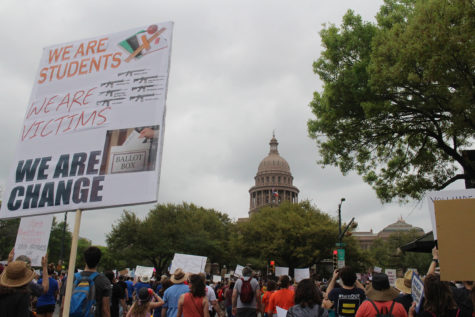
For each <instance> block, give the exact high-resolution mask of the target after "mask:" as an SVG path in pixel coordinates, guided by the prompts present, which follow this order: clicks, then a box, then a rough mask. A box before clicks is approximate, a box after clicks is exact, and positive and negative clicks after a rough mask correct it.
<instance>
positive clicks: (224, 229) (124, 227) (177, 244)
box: [107, 203, 232, 272]
mask: <svg viewBox="0 0 475 317" xmlns="http://www.w3.org/2000/svg"><path fill="white" fill-rule="evenodd" d="M231 226H232V223H231V221H230V220H229V218H228V216H227V215H225V214H222V213H220V212H218V211H215V210H213V209H205V208H202V207H197V206H196V205H193V204H187V203H183V204H180V205H174V204H167V205H161V204H159V205H156V206H155V208H154V209H152V210H150V212H149V213H148V215H147V217H146V218H145V219H144V220H140V219H138V218H137V216H136V215H135V214H133V213H131V212H127V211H125V212H124V213H123V214H122V217H121V219H120V220H119V222H118V223H117V224H116V225H114V226H113V227H112V231H111V232H110V233H109V234H108V235H107V245H108V247H109V250H110V254H111V256H112V257H114V258H116V259H117V261H118V263H119V264H120V267H135V266H136V265H137V264H140V265H145V264H150V265H153V266H154V267H155V268H156V269H157V271H158V272H164V271H166V269H167V267H168V265H169V263H170V262H171V260H172V258H173V255H174V254H175V253H185V254H194V255H202V256H207V257H209V259H210V261H212V262H220V263H227V261H229V256H230V255H229V252H228V248H227V246H228V243H229V242H228V235H229V232H230V230H231V228H230V227H231Z"/></svg>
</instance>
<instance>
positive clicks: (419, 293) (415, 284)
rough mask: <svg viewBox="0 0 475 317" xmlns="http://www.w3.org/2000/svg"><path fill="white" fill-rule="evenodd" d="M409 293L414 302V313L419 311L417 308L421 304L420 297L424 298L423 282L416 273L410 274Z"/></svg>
mask: <svg viewBox="0 0 475 317" xmlns="http://www.w3.org/2000/svg"><path fill="white" fill-rule="evenodd" d="M411 295H412V299H413V301H415V302H416V313H419V310H420V308H421V305H422V299H423V298H424V282H422V280H421V278H420V277H419V275H418V274H415V273H414V274H412V287H411Z"/></svg>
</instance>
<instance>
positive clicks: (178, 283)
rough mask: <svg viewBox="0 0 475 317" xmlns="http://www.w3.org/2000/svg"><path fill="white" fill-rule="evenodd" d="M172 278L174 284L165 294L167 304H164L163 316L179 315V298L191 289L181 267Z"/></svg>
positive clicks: (172, 316)
mask: <svg viewBox="0 0 475 317" xmlns="http://www.w3.org/2000/svg"><path fill="white" fill-rule="evenodd" d="M170 280H171V281H172V282H173V285H172V286H170V287H169V288H168V289H167V290H166V291H165V293H164V294H163V300H164V302H165V304H163V306H162V317H177V312H178V300H179V299H180V296H181V295H182V294H184V293H188V291H189V288H188V286H187V285H185V284H184V282H185V281H186V274H185V272H183V270H182V269H181V268H178V269H176V270H175V272H174V273H173V275H172V277H171V278H170ZM178 317H181V316H178Z"/></svg>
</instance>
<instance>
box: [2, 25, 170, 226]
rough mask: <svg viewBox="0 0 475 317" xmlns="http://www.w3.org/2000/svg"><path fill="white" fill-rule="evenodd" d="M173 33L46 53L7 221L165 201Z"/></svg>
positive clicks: (138, 32)
mask: <svg viewBox="0 0 475 317" xmlns="http://www.w3.org/2000/svg"><path fill="white" fill-rule="evenodd" d="M172 29H173V23H172V22H166V23H157V24H151V25H147V26H144V27H140V28H135V29H131V30H127V31H123V32H119V33H113V34H106V35H103V36H97V37H93V38H89V39H85V40H81V41H75V42H69V43H64V44H59V45H53V46H50V47H46V48H45V49H44V51H43V55H42V57H41V60H40V65H39V68H38V72H37V73H36V76H35V81H34V85H33V89H32V92H31V95H30V100H29V103H28V106H27V107H26V108H27V110H26V114H25V117H24V120H23V125H22V127H19V130H20V135H19V140H18V148H17V153H16V156H15V158H14V161H13V164H12V165H13V168H12V169H11V170H10V174H9V177H8V179H7V184H6V187H5V190H4V197H3V204H2V207H1V210H0V218H15V217H23V216H30V215H37V214H45V213H54V212H62V211H65V210H75V209H82V210H84V209H92V208H103V207H112V206H120V205H131V204H139V203H149V202H155V201H157V196H158V181H159V177H160V164H161V157H162V155H161V154H162V148H163V132H164V123H165V122H164V121H165V120H164V119H165V118H164V116H165V100H166V94H167V88H168V74H169V64H170V49H171V42H172Z"/></svg>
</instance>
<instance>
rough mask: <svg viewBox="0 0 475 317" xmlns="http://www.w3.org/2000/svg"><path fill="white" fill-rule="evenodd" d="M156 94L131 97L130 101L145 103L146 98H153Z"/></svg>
mask: <svg viewBox="0 0 475 317" xmlns="http://www.w3.org/2000/svg"><path fill="white" fill-rule="evenodd" d="M153 96H155V94H148V95H137V96H130V100H134V101H140V102H143V101H144V98H146V97H153Z"/></svg>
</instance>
